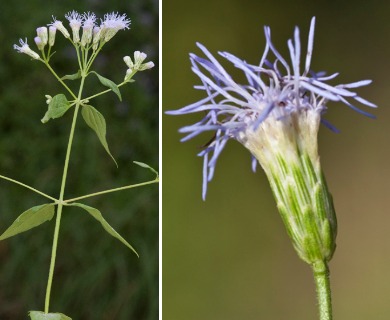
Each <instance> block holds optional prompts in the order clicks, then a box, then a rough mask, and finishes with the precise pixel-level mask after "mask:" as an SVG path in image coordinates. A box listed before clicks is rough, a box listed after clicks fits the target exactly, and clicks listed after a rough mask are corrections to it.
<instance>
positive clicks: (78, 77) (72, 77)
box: [61, 70, 81, 80]
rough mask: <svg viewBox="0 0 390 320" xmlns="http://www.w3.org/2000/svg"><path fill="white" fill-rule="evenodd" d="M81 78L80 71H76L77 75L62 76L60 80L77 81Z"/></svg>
mask: <svg viewBox="0 0 390 320" xmlns="http://www.w3.org/2000/svg"><path fill="white" fill-rule="evenodd" d="M80 78H81V70H79V71H77V73H74V74H67V75H66V76H63V77H62V78H61V80H77V79H80Z"/></svg>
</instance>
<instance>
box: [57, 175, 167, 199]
mask: <svg viewBox="0 0 390 320" xmlns="http://www.w3.org/2000/svg"><path fill="white" fill-rule="evenodd" d="M158 182H159V179H155V180H151V181H147V182H142V183H138V184H132V185H129V186H125V187H119V188H114V189H109V190H104V191H99V192H95V193H91V194H87V195H85V196H81V197H77V198H73V199H68V200H64V201H63V202H64V203H69V202H74V201H77V200H81V199H85V198H91V197H95V196H98V195H101V194H105V193H110V192H115V191H120V190H125V189H131V188H136V187H141V186H146V185H148V184H152V183H158Z"/></svg>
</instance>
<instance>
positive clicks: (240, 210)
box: [162, 0, 390, 320]
mask: <svg viewBox="0 0 390 320" xmlns="http://www.w3.org/2000/svg"><path fill="white" fill-rule="evenodd" d="M389 12H390V3H389V2H387V1H346V0H341V1H306V0H298V1H289V0H285V1H273V0H272V1H271V0H256V1H255V0H253V1H249V0H225V1H210V0H207V1H206V0H199V1H196V2H193V1H180V0H164V2H163V66H164V69H163V108H164V109H165V110H172V109H177V108H180V107H183V106H185V105H187V104H190V103H192V102H195V101H197V100H199V99H200V98H202V97H204V94H203V92H197V91H196V90H194V89H193V88H192V87H193V85H196V84H200V81H199V80H198V78H197V77H196V76H195V75H194V74H192V72H191V70H190V62H189V59H188V54H189V52H195V53H197V54H200V50H199V49H197V47H196V46H195V42H196V41H199V42H201V43H203V44H204V45H205V46H206V47H207V48H208V49H209V50H210V51H211V52H213V53H216V51H218V50H226V51H228V52H231V53H233V54H235V55H237V56H238V57H241V58H243V59H245V60H247V61H248V62H249V63H252V64H255V63H258V62H259V60H260V58H261V55H262V53H263V49H264V45H265V39H264V33H263V25H269V26H271V30H272V39H273V42H274V44H275V46H276V48H277V49H278V50H279V51H280V52H282V53H283V55H284V56H285V57H289V55H288V49H287V40H288V39H289V38H291V37H292V36H293V29H294V26H296V25H298V26H299V27H300V30H301V39H302V44H303V48H304V49H302V50H303V51H304V52H305V48H306V44H307V34H308V30H309V25H310V19H311V17H312V16H313V15H315V16H316V17H317V24H316V32H315V42H314V53H313V60H312V69H313V70H315V71H320V70H326V71H328V72H329V73H333V72H340V73H341V75H340V76H339V77H338V78H337V79H336V80H334V81H333V82H332V83H333V84H337V83H345V82H353V81H357V80H362V79H373V80H374V83H373V84H372V85H370V86H368V87H365V88H362V89H359V90H358V92H359V93H360V94H361V96H362V97H364V98H366V99H368V100H370V101H373V102H374V103H376V104H377V105H378V106H379V108H378V109H377V110H373V113H374V114H375V115H376V116H377V120H371V119H368V118H366V117H364V116H362V115H360V114H358V113H356V112H354V111H353V110H351V109H349V108H348V107H347V106H345V105H342V104H340V103H329V104H328V107H329V110H328V113H327V114H326V119H327V120H329V121H330V122H331V123H333V124H334V125H335V126H336V127H337V128H339V129H340V130H341V133H340V134H335V133H333V132H331V131H329V130H328V129H327V128H325V127H321V129H320V133H319V150H320V155H321V162H322V167H323V169H324V172H325V174H326V178H327V181H328V184H329V188H330V191H331V192H332V194H333V196H334V202H335V207H336V212H337V216H338V222H339V234H338V238H337V245H338V247H337V250H336V252H335V255H334V258H333V260H332V261H331V263H330V268H331V286H332V289H333V301H334V304H333V305H334V318H335V319H343V320H348V319H354V320H360V319H361V320H366V319H375V320H381V319H382V320H385V319H389V317H390V307H389V292H390V277H389V273H388V270H389V268H390V241H389V233H390V212H389V202H388V201H389V179H390V170H389V156H390V145H389V135H390V125H389V120H390V111H389V110H390V109H389V107H388V105H389V97H390V96H389V87H390V80H389V77H388V72H389V70H390V63H389V57H390V45H389V34H390V20H389ZM222 60H223V59H220V61H222ZM225 65H226V64H225ZM232 69H233V68H230V69H229V70H232ZM241 79H242V77H241ZM363 109H364V107H363ZM365 110H367V109H365ZM201 117H202V115H201V114H197V115H194V116H181V117H177V116H176V117H173V116H166V115H164V116H163V148H162V150H163V169H164V184H163V239H164V242H163V252H164V260H163V297H164V299H163V306H164V308H163V315H164V319H169V320H182V319H185V320H199V319H225V320H229V319H235V320H236V319H245V320H251V319H271V320H277V319H281V320H293V319H296V320H309V319H310V320H312V319H317V318H318V316H317V302H316V298H315V288H314V282H313V279H312V274H311V270H310V268H309V267H308V266H307V265H305V263H303V262H302V261H300V260H299V258H298V257H297V255H296V253H295V251H294V250H293V248H292V245H291V243H290V240H289V239H288V236H287V234H286V232H285V230H284V226H283V224H282V221H281V219H280V217H279V214H278V212H277V210H276V206H275V201H274V199H273V197H272V194H271V191H270V188H269V186H268V182H267V180H266V177H265V175H264V173H263V172H262V170H258V172H257V173H256V174H254V173H252V171H251V166H250V164H251V161H250V160H251V159H250V155H249V152H248V151H247V150H245V148H243V147H242V146H241V145H240V144H239V143H237V142H235V141H230V142H229V143H228V145H227V147H226V148H225V150H224V152H223V153H222V155H221V156H220V158H219V160H218V165H217V168H216V173H215V177H214V179H213V180H212V182H211V183H210V184H209V189H208V194H207V200H206V202H203V201H202V200H201V183H202V159H201V158H198V157H196V153H197V152H199V146H202V145H203V144H204V143H206V142H207V141H208V140H209V139H210V138H211V136H210V134H205V135H204V136H203V138H202V137H200V138H197V139H194V140H192V141H190V142H186V143H183V144H181V143H180V142H179V139H180V137H181V135H180V134H179V133H178V132H177V130H178V129H179V128H180V127H182V126H184V125H188V124H190V123H194V122H195V121H196V120H198V119H200V118H201Z"/></svg>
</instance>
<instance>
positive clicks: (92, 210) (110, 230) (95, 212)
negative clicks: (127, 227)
mask: <svg viewBox="0 0 390 320" xmlns="http://www.w3.org/2000/svg"><path fill="white" fill-rule="evenodd" d="M71 206H76V207H80V208H82V209H84V210H86V211H87V212H88V213H89V214H90V215H91V216H92V217H94V218H95V219H96V220H97V221H99V222H100V223H101V224H102V226H103V228H104V229H105V230H106V231H107V232H108V233H109V234H110V235H112V236H113V237H114V238H117V239H118V240H119V241H120V242H122V243H123V244H124V245H125V246H127V247H128V248H129V249H130V250H132V251H133V252H134V253H135V254H136V255H137V257H139V255H138V253H137V251H135V249H134V248H133V247H132V246H131V245H130V244H129V243H128V242H127V241H126V240H125V239H123V238H122V236H121V235H120V234H119V233H118V232H116V231H115V230H114V228H113V227H111V226H110V225H109V224H108V222H107V221H106V220H105V219H104V218H103V216H102V214H101V212H100V211H99V210H98V209H95V208H92V207H89V206H87V205H85V204H82V203H72V204H71Z"/></svg>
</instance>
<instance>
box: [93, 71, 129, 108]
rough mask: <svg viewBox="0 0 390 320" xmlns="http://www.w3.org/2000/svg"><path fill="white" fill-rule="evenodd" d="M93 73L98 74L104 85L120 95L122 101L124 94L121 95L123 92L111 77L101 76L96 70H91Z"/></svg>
mask: <svg viewBox="0 0 390 320" xmlns="http://www.w3.org/2000/svg"><path fill="white" fill-rule="evenodd" d="M91 73H94V74H96V76H97V77H98V79H99V81H100V83H101V84H102V85H103V86H106V87H108V88H110V89H111V90H112V91H113V92H114V93H115V94H116V95H117V96H118V98H119V100H120V101H122V96H121V93H120V91H119V88H118V86H117V85H116V84H115V83H114V82H113V81H111V80H110V79H107V78H105V77H103V76H101V75H100V74H98V73H97V72H95V71H91Z"/></svg>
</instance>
